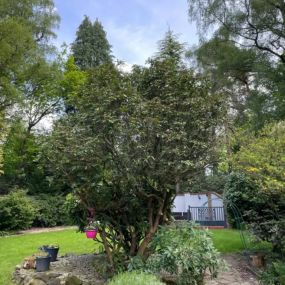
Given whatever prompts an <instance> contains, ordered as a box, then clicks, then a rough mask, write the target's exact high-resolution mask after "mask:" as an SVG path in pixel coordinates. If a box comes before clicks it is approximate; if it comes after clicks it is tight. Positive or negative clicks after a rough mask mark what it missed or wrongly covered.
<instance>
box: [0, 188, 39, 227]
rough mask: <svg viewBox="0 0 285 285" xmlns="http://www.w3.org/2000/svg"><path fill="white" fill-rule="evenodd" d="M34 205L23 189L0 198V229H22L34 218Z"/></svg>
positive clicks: (28, 225)
mask: <svg viewBox="0 0 285 285" xmlns="http://www.w3.org/2000/svg"><path fill="white" fill-rule="evenodd" d="M35 213H36V210H35V207H34V206H33V203H32V202H31V200H30V199H29V198H28V197H27V196H26V193H25V192H24V191H21V190H18V191H14V192H11V193H10V194H8V195H6V196H3V197H2V198H0V231H11V230H24V229H27V228H29V227H30V226H31V225H32V223H33V220H34V218H35Z"/></svg>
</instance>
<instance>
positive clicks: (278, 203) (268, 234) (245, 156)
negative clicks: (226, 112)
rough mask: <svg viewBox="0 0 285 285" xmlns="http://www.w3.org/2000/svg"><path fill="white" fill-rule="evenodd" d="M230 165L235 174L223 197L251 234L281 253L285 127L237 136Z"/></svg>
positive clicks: (273, 126) (272, 126)
mask: <svg viewBox="0 0 285 285" xmlns="http://www.w3.org/2000/svg"><path fill="white" fill-rule="evenodd" d="M235 145H236V146H238V147H236V151H235V153H234V154H233V155H232V165H233V168H234V169H235V170H236V171H239V172H242V173H244V174H241V175H240V174H233V175H232V176H231V178H230V180H229V183H228V186H227V188H228V189H227V192H226V197H227V199H228V200H229V201H230V202H231V203H234V204H236V206H237V208H238V209H240V210H241V212H242V214H243V216H244V218H245V220H246V221H247V222H248V223H250V225H251V228H252V230H253V232H254V233H255V234H256V235H257V236H258V237H259V238H260V239H262V240H266V241H269V242H271V243H272V244H273V249H274V250H275V251H278V252H279V253H281V252H284V249H285V247H284V246H285V244H284V235H285V232H284V229H285V228H284V225H285V219H284V217H285V192H284V187H285V176H284V173H285V172H284V171H285V168H284V157H283V153H284V152H285V124H284V122H283V121H282V122H279V123H275V124H269V125H267V126H265V127H264V128H263V129H262V130H261V131H260V132H259V133H258V134H257V135H256V136H254V135H252V134H251V133H250V134H247V133H244V134H243V135H237V139H236V141H235Z"/></svg>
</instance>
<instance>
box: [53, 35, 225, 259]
mask: <svg viewBox="0 0 285 285" xmlns="http://www.w3.org/2000/svg"><path fill="white" fill-rule="evenodd" d="M168 41H169V38H166V40H165V42H164V43H163V44H164V45H163V46H165V45H167V43H168ZM176 46H178V47H179V48H181V47H180V45H179V44H178V45H175V47H176ZM177 53H179V54H182V53H183V50H179V51H177V52H176V51H174V54H177ZM75 103H76V105H75V107H76V112H74V113H72V114H69V115H67V116H66V117H64V118H62V120H60V121H59V122H58V124H57V126H56V128H55V130H54V132H53V135H52V137H51V140H50V142H49V143H48V145H49V149H50V150H49V152H48V157H49V159H50V161H51V163H52V165H53V166H54V169H55V171H56V172H57V173H58V175H62V176H63V177H64V178H65V179H66V182H67V183H68V185H70V187H72V188H73V189H74V192H75V201H79V203H80V207H79V208H81V209H84V211H85V214H84V215H83V216H81V217H80V218H79V220H80V221H81V227H84V226H85V225H86V224H87V223H88V219H95V220H100V222H102V226H101V227H100V228H99V233H100V235H101V238H102V241H103V243H104V246H105V249H106V252H107V253H108V254H109V258H110V260H112V256H111V255H112V252H113V253H114V254H116V253H120V252H121V251H122V249H123V250H124V252H125V253H126V254H127V256H129V255H137V254H140V255H144V254H145V251H146V248H147V246H148V243H149V242H150V240H151V239H152V237H153V235H154V233H155V232H156V230H157V227H158V225H159V224H161V223H165V222H166V221H167V220H168V217H169V214H170V208H171V203H172V199H173V197H174V195H175V186H176V183H178V182H181V183H182V182H186V181H188V180H189V179H191V178H192V176H193V174H194V173H195V171H196V170H197V169H199V170H200V169H203V168H204V167H205V164H206V163H207V161H208V159H209V156H208V153H209V151H210V150H211V148H212V146H213V144H214V138H213V136H212V129H213V127H214V126H216V125H217V124H219V122H220V119H221V116H222V114H223V104H222V96H220V95H219V94H216V93H214V94H213V93H210V86H209V82H208V81H207V79H205V78H201V77H196V76H195V75H194V73H193V71H192V70H189V69H188V68H187V66H185V64H183V59H182V56H181V58H180V61H177V58H172V57H171V56H169V57H165V55H163V56H162V57H160V56H159V54H158V55H156V57H155V58H153V59H151V60H150V62H149V67H145V68H139V67H138V68H136V69H135V71H134V72H133V73H132V74H130V75H126V74H124V73H120V72H119V71H118V70H117V69H116V68H115V67H114V66H113V65H101V66H99V67H97V68H96V69H94V70H93V71H91V72H90V74H89V78H88V81H87V83H86V84H85V85H84V88H83V89H82V91H81V94H80V96H78V98H77V100H76V102H75ZM70 130H72V131H71V132H70ZM76 209H78V207H76ZM137 209H140V210H139V211H138V210H137ZM81 213H82V212H81ZM78 214H79V213H78ZM84 219H85V221H84ZM82 222H83V224H82ZM107 229H108V230H107ZM140 241H141V242H140ZM110 262H111V263H112V261H110Z"/></svg>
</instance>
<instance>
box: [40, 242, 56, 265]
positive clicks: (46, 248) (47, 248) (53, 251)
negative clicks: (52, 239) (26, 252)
mask: <svg viewBox="0 0 285 285" xmlns="http://www.w3.org/2000/svg"><path fill="white" fill-rule="evenodd" d="M39 249H40V250H42V251H44V252H47V253H48V254H49V255H50V261H51V262H53V261H56V258H57V254H58V250H59V247H54V246H52V247H50V246H48V245H43V246H41V247H40V248H39Z"/></svg>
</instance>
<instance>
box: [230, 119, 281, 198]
mask: <svg viewBox="0 0 285 285" xmlns="http://www.w3.org/2000/svg"><path fill="white" fill-rule="evenodd" d="M235 144H236V145H239V151H238V152H236V154H234V155H233V159H232V160H233V162H232V163H233V166H234V168H235V169H236V170H238V171H243V172H245V173H247V175H249V176H250V177H251V178H252V180H253V181H255V183H256V184H257V185H258V186H259V188H260V189H261V190H262V191H264V192H269V191H272V192H276V193H280V195H282V193H283V195H284V188H285V172H284V171H285V166H284V157H283V155H282V154H283V153H284V152H285V122H283V121H282V122H279V123H275V124H269V125H267V126H265V127H264V128H263V129H262V130H261V131H260V132H259V133H258V136H254V135H253V134H252V133H245V134H243V135H242V136H239V135H238V134H237V138H236V142H235Z"/></svg>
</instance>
